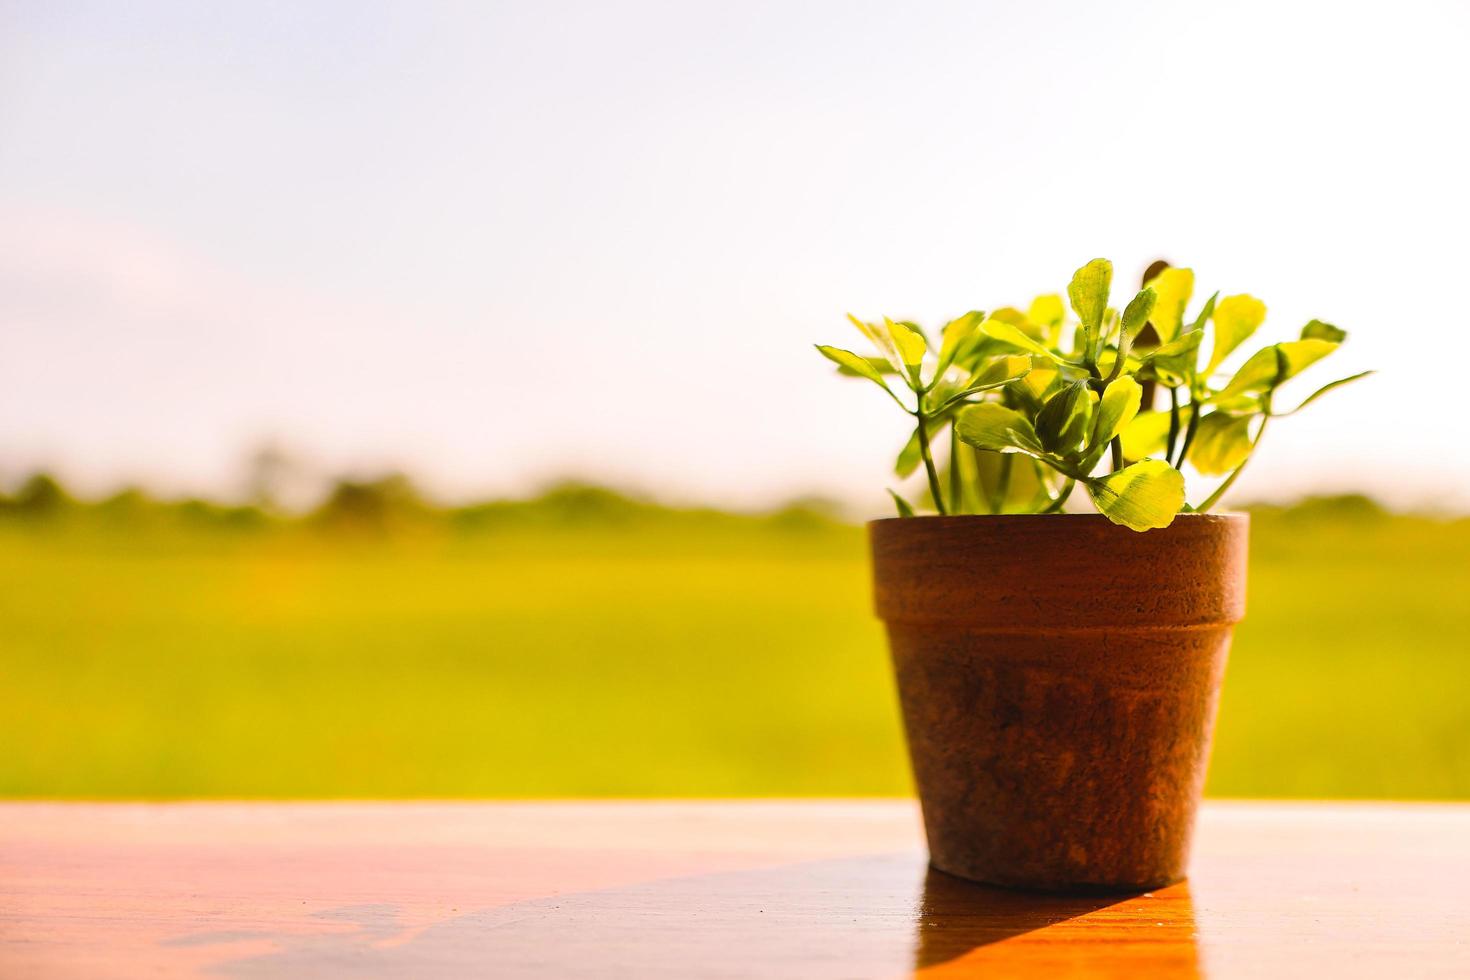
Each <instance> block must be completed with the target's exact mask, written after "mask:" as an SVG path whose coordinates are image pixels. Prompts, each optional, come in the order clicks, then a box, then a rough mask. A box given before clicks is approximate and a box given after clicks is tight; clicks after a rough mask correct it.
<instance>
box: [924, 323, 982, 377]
mask: <svg viewBox="0 0 1470 980" xmlns="http://www.w3.org/2000/svg"><path fill="white" fill-rule="evenodd" d="M984 319H985V314H984V313H981V312H980V311H979V310H971V311H970V312H969V313H966V314H965V315H964V316H962V317H958V318H956V319H954V320H951V321H949V322H948V323H946V324H945V325H944V332H943V333H942V334H940V341H939V366H938V367H937V368H936V369H935V371H934V376H935V377H936V378H939V377H943V376H944V372H945V371H947V370H949V366H950V365H951V364H953V363H954V359H955V355H956V354H958V353H959V351H960V348H961V346H962V345H963V344H964V342H965V341H966V340H968V339H969V338H970V336H971V335H972V334H974V332H975V328H976V327H978V326H979V325H980V321H982V320H984Z"/></svg>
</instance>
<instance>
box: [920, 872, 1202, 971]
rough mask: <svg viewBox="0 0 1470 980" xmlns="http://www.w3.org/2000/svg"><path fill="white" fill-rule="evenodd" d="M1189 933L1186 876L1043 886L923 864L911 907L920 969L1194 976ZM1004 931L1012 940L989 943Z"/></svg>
mask: <svg viewBox="0 0 1470 980" xmlns="http://www.w3.org/2000/svg"><path fill="white" fill-rule="evenodd" d="M1094 913H1098V914H1096V915H1094ZM1089 916H1090V918H1088V917H1089ZM1195 935H1196V930H1195V921H1194V908H1193V903H1192V902H1191V901H1190V896H1189V886H1188V885H1187V884H1179V885H1175V886H1172V887H1171V888H1168V889H1163V890H1161V891H1160V892H1159V893H1158V894H1154V893H1147V894H1141V895H1140V894H1135V895H1091V896H1071V895H1047V894H1039V893H1032V892H1019V891H1011V890H1008V889H1003V888H993V887H990V886H988V885H980V884H975V883H973V882H969V881H965V880H964V879H961V878H955V877H953V876H951V875H947V874H945V873H944V872H942V871H936V870H934V869H933V868H930V869H928V870H927V872H926V874H925V877H924V889H923V897H922V899H921V900H920V902H919V906H918V909H917V916H916V942H915V947H914V969H915V970H918V971H927V972H926V976H929V975H933V976H939V975H951V974H952V975H986V974H988V973H989V972H990V971H992V970H997V969H999V970H1002V972H1004V973H1006V975H1011V974H1013V973H1016V972H1023V973H1025V974H1026V975H1031V974H1032V973H1035V975H1037V976H1050V975H1055V974H1056V973H1059V972H1060V973H1068V974H1070V973H1074V972H1086V973H1089V974H1091V973H1097V974H1099V975H1118V976H1125V975H1139V976H1167V977H1197V976H1198V975H1199V965H1198V963H1199V958H1198V953H1197V950H1196V948H1195ZM1011 939H1014V940H1018V941H1017V942H1015V943H1010V944H1007V945H1005V946H1003V947H997V946H996V944H998V943H1002V942H1003V941H1004V940H1011Z"/></svg>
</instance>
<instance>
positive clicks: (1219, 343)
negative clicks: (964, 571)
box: [817, 259, 1372, 531]
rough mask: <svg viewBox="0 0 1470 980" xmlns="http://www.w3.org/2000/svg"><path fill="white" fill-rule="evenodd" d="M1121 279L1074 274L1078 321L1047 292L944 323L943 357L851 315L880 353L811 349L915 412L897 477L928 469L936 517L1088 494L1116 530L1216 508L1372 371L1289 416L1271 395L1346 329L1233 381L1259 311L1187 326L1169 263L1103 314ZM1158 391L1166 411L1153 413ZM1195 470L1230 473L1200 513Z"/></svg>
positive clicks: (1036, 508)
mask: <svg viewBox="0 0 1470 980" xmlns="http://www.w3.org/2000/svg"><path fill="white" fill-rule="evenodd" d="M1112 278H1113V266H1112V263H1111V262H1109V261H1108V260H1107V259H1093V260H1092V261H1091V262H1089V263H1087V264H1086V265H1084V266H1083V267H1082V268H1080V269H1078V270H1077V272H1076V274H1075V275H1073V277H1072V282H1071V285H1069V286H1068V287H1067V298H1068V300H1069V305H1070V306H1071V308H1072V312H1073V313H1074V314H1075V316H1076V321H1075V322H1069V320H1068V318H1067V315H1066V308H1065V307H1064V306H1063V303H1062V298H1061V297H1060V296H1058V295H1046V296H1039V297H1037V298H1036V300H1035V301H1033V302H1032V303H1031V306H1030V307H1029V308H1028V309H1027V310H1026V311H1025V312H1022V311H1021V310H1019V309H1015V308H1012V307H1004V308H1002V309H998V310H995V311H993V312H991V313H988V314H987V313H982V312H979V311H971V312H969V313H966V314H965V315H964V316H961V317H959V318H957V319H954V320H951V321H950V322H949V323H947V324H945V326H944V328H943V330H941V331H940V334H939V337H938V344H937V346H936V345H935V344H934V343H932V342H931V341H930V339H929V338H928V337H927V336H926V335H925V333H924V331H923V330H922V329H921V328H920V327H919V326H918V325H917V324H915V323H911V322H908V321H893V320H889V319H886V318H885V319H884V321H883V323H882V324H874V323H865V322H863V321H862V320H859V319H857V318H856V317H853V316H851V315H849V316H848V319H849V320H851V321H852V322H853V324H854V325H855V326H856V327H857V328H858V330H860V331H861V332H862V333H863V335H864V336H865V337H867V338H868V340H869V341H870V342H871V343H872V345H873V346H874V347H875V348H876V349H877V351H878V356H877V357H868V356H862V355H859V354H856V353H853V352H852V351H848V350H842V349H840V348H837V347H827V346H823V345H818V346H817V350H819V351H821V352H822V354H823V355H824V356H826V357H827V358H829V359H830V360H832V361H835V362H836V363H837V365H838V368H839V370H840V371H841V372H842V373H844V374H848V375H854V376H857V377H862V378H866V379H868V380H869V381H871V382H873V383H874V384H876V385H878V386H879V387H880V388H882V389H883V390H884V391H886V392H887V393H888V395H889V396H890V397H891V398H892V399H893V400H894V401H895V402H896V403H897V404H898V405H899V407H901V408H902V409H903V410H904V411H905V412H907V413H908V414H909V415H911V416H913V419H914V432H913V435H912V436H910V437H909V440H908V443H907V444H906V445H905V446H904V447H903V449H902V450H901V451H900V452H899V454H898V463H897V467H896V470H897V473H898V475H899V476H900V477H906V476H909V475H910V474H912V473H913V472H915V471H916V470H917V469H918V468H919V467H921V466H922V467H923V468H924V472H925V474H926V476H927V478H928V488H929V498H930V500H931V502H932V504H933V507H934V509H935V510H936V511H937V512H938V513H940V514H1045V513H1055V512H1058V511H1060V510H1061V509H1062V507H1063V506H1064V505H1065V504H1066V502H1067V500H1068V498H1069V497H1070V496H1071V494H1072V491H1073V489H1074V488H1075V487H1076V485H1077V484H1081V485H1082V486H1083V487H1085V488H1086V489H1087V493H1088V495H1089V496H1090V497H1091V498H1092V502H1093V504H1094V505H1096V507H1097V509H1098V510H1099V511H1101V512H1102V513H1103V514H1104V515H1106V516H1107V517H1108V519H1109V520H1111V521H1113V522H1114V523H1115V524H1122V525H1125V526H1127V527H1130V528H1132V529H1133V530H1135V531H1144V530H1147V529H1149V528H1156V527H1167V526H1168V525H1169V524H1170V523H1171V522H1172V521H1173V520H1174V515H1175V514H1178V513H1181V512H1190V511H1193V512H1204V511H1208V510H1209V509H1210V508H1211V507H1213V506H1214V505H1215V504H1217V503H1218V502H1219V501H1220V498H1221V497H1222V496H1223V495H1224V494H1225V492H1226V491H1227V490H1229V488H1230V486H1231V484H1233V483H1234V482H1235V480H1236V478H1237V477H1239V476H1240V473H1241V471H1242V470H1243V469H1244V468H1245V465H1246V463H1247V462H1248V461H1249V459H1250V456H1251V453H1252V452H1253V451H1254V450H1255V448H1256V446H1257V445H1259V444H1260V441H1261V436H1262V435H1263V434H1264V433H1265V431H1266V427H1267V425H1268V424H1269V423H1270V421H1271V420H1272V419H1275V418H1280V417H1282V416H1286V415H1292V414H1295V413H1296V412H1298V411H1300V410H1301V409H1302V408H1305V407H1306V406H1307V404H1308V403H1310V402H1312V401H1315V400H1316V399H1317V398H1319V397H1320V396H1322V395H1323V394H1325V393H1326V392H1328V391H1330V390H1332V389H1333V388H1337V387H1340V386H1341V385H1345V384H1347V383H1348V382H1350V381H1355V380H1357V379H1358V378H1361V377H1364V376H1365V375H1367V374H1371V373H1372V372H1371V371H1365V372H1363V373H1362V374H1355V375H1353V376H1351V377H1347V378H1341V379H1339V380H1337V381H1333V382H1332V383H1330V384H1327V385H1324V386H1323V387H1321V388H1319V389H1317V390H1316V391H1315V392H1313V393H1312V394H1310V395H1308V396H1307V397H1306V398H1304V399H1303V400H1302V401H1301V402H1300V403H1299V404H1297V406H1296V407H1295V408H1292V409H1290V410H1288V411H1282V410H1280V409H1279V408H1278V407H1277V404H1276V394H1277V390H1278V389H1279V388H1280V387H1281V385H1282V384H1284V383H1285V382H1286V381H1288V380H1290V379H1291V378H1293V377H1295V376H1296V375H1297V374H1299V373H1300V372H1301V371H1302V370H1303V369H1304V368H1306V367H1307V366H1309V365H1311V364H1313V363H1315V362H1316V361H1319V360H1321V359H1322V358H1324V357H1326V356H1327V355H1328V354H1331V353H1332V352H1333V351H1335V350H1336V349H1337V348H1338V346H1339V345H1340V344H1341V343H1342V342H1343V340H1344V339H1345V338H1346V336H1347V335H1346V333H1345V332H1344V331H1342V330H1339V329H1338V328H1337V327H1334V326H1332V325H1331V324H1328V323H1323V322H1322V321H1320V320H1313V321H1311V322H1310V323H1308V324H1307V325H1306V326H1305V327H1303V328H1302V331H1301V336H1300V337H1299V339H1297V340H1288V341H1284V342H1281V343H1277V344H1272V345H1270V346H1269V347H1265V348H1262V349H1261V350H1259V351H1257V352H1256V353H1255V354H1253V355H1251V356H1250V357H1249V358H1247V359H1246V360H1245V361H1244V363H1242V364H1241V365H1240V367H1239V368H1238V369H1236V370H1235V371H1234V372H1233V373H1231V374H1229V375H1224V374H1222V373H1221V371H1220V369H1221V366H1222V364H1223V363H1224V362H1225V359H1226V358H1227V357H1229V355H1230V354H1231V353H1232V352H1233V351H1234V350H1235V349H1236V348H1237V347H1239V346H1240V345H1241V344H1242V343H1243V342H1244V341H1245V340H1246V339H1247V338H1248V337H1250V336H1251V334H1253V333H1255V331H1256V329H1257V328H1258V327H1259V326H1260V325H1261V323H1262V322H1263V321H1264V320H1265V318H1266V306H1265V304H1264V303H1262V302H1261V301H1260V300H1258V299H1256V298H1255V297H1253V296H1249V295H1245V294H1241V295H1238V296H1226V297H1224V298H1221V297H1220V295H1219V293H1216V294H1215V295H1213V296H1211V297H1210V298H1209V299H1208V300H1206V301H1205V302H1204V304H1203V305H1202V306H1201V307H1200V309H1199V311H1198V312H1197V313H1196V314H1195V315H1194V317H1193V318H1190V317H1188V316H1187V309H1186V308H1187V307H1188V304H1189V300H1190V296H1191V294H1192V293H1193V291H1194V273H1193V272H1192V271H1190V270H1189V269H1181V268H1170V267H1167V266H1165V267H1163V268H1162V271H1159V272H1158V273H1157V274H1156V275H1154V276H1152V277H1150V278H1149V279H1148V281H1147V282H1146V284H1145V286H1144V288H1143V289H1142V290H1141V291H1140V292H1139V293H1138V294H1137V295H1136V296H1134V297H1133V298H1132V299H1131V300H1130V301H1129V302H1128V304H1127V305H1126V306H1125V307H1124V308H1123V310H1122V312H1121V313H1120V312H1119V311H1118V310H1116V309H1114V308H1112V307H1110V306H1109V305H1108V298H1109V294H1110V292H1111V287H1112ZM1207 332H1208V333H1210V334H1211V336H1212V341H1211V344H1210V345H1209V353H1208V356H1207V357H1204V358H1203V364H1202V363H1201V359H1202V355H1203V353H1204V349H1205V344H1204V340H1205V335H1206V333H1207ZM890 380H896V381H897V382H899V385H894V384H890ZM896 387H898V388H899V389H900V390H903V389H906V390H907V395H908V397H909V399H911V400H910V401H906V400H905V398H904V397H901V396H900V393H899V391H897V390H895V388H896ZM1158 389H1163V391H1164V392H1165V397H1166V399H1167V401H1168V407H1167V408H1163V409H1158V410H1155V409H1153V407H1152V402H1153V397H1154V393H1155V392H1156V390H1158ZM946 446H947V448H945V447H946ZM936 447H940V451H941V452H942V454H943V458H944V466H943V467H942V468H941V466H940V464H939V463H938V462H937V461H936V457H935V449H936ZM1104 461H1106V464H1107V465H1106V466H1103V464H1104ZM1186 462H1188V463H1189V464H1190V465H1191V466H1193V467H1194V469H1195V471H1196V472H1197V473H1199V474H1200V475H1201V476H1206V477H1224V479H1223V480H1222V481H1221V482H1220V483H1219V485H1218V486H1217V487H1216V488H1215V489H1214V490H1213V492H1211V493H1210V494H1209V495H1208V496H1207V497H1206V498H1205V499H1204V500H1202V501H1201V502H1200V503H1199V504H1198V505H1197V506H1194V507H1191V506H1190V505H1189V504H1187V503H1186V501H1185V482H1184V474H1183V472H1182V469H1183V467H1184V464H1185V463H1186ZM889 493H891V494H893V498H894V501H895V503H896V504H897V506H898V512H899V514H900V516H904V517H909V516H913V514H914V508H913V506H912V505H910V504H909V503H908V502H907V501H906V500H904V498H902V497H900V496H899V495H898V494H897V493H894V492H893V491H892V490H890V491H889Z"/></svg>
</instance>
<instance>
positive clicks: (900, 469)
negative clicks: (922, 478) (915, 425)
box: [893, 429, 924, 478]
mask: <svg viewBox="0 0 1470 980" xmlns="http://www.w3.org/2000/svg"><path fill="white" fill-rule="evenodd" d="M923 460H924V454H923V453H922V452H921V451H920V446H919V430H918V429H915V430H914V434H913V435H911V436H909V441H908V442H906V443H904V444H903V448H902V449H900V450H899V451H898V459H897V460H896V461H895V462H894V464H893V472H894V473H896V474H898V476H899V477H900V478H906V477H909V476H912V475H913V472H914V470H917V469H918V468H919V464H920V463H921V462H923Z"/></svg>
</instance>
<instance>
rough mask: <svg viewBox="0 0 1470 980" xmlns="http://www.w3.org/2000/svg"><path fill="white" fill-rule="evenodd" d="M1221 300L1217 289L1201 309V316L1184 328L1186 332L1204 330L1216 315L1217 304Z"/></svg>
mask: <svg viewBox="0 0 1470 980" xmlns="http://www.w3.org/2000/svg"><path fill="white" fill-rule="evenodd" d="M1219 299H1220V291H1219V290H1218V289H1217V290H1215V291H1214V292H1213V293H1211V294H1210V298H1209V299H1207V300H1205V305H1204V306H1202V307H1200V311H1199V316H1197V317H1195V318H1194V322H1193V323H1191V324H1190V325H1189V326H1187V327H1185V328H1184V330H1185V332H1186V333H1191V332H1193V331H1195V330H1203V329H1204V328H1205V324H1206V323H1208V322H1209V319H1210V317H1212V316H1214V315H1215V303H1216V302H1217V301H1219Z"/></svg>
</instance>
